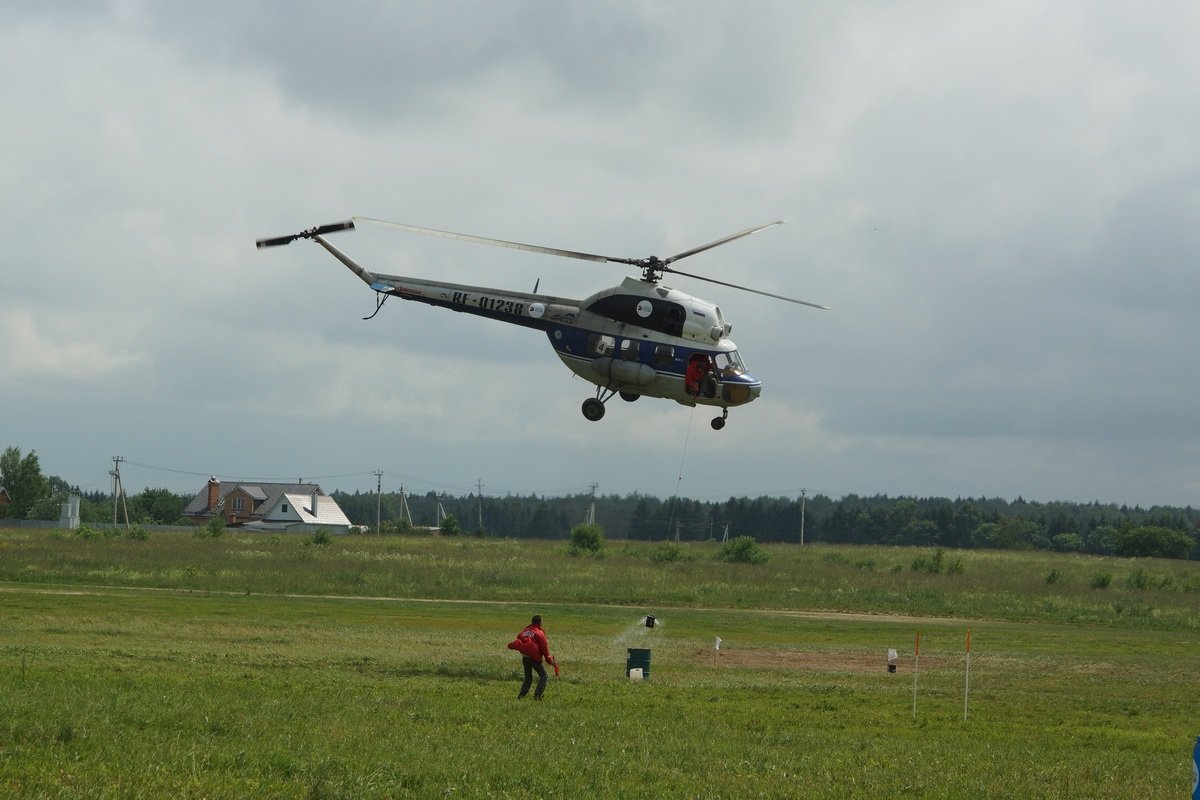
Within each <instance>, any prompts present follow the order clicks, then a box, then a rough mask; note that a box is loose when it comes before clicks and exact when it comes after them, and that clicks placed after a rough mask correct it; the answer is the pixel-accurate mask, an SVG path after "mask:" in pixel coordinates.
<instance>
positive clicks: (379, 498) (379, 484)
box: [375, 469, 383, 536]
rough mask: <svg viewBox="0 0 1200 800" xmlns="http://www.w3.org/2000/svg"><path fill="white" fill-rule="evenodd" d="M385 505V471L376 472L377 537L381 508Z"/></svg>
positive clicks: (378, 470)
mask: <svg viewBox="0 0 1200 800" xmlns="http://www.w3.org/2000/svg"><path fill="white" fill-rule="evenodd" d="M382 504H383V470H380V469H377V470H375V535H376V536H378V535H379V517H380V513H379V512H380V506H381V505H382Z"/></svg>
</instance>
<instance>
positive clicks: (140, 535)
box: [125, 525, 150, 542]
mask: <svg viewBox="0 0 1200 800" xmlns="http://www.w3.org/2000/svg"><path fill="white" fill-rule="evenodd" d="M125 538H126V539H135V540H137V541H139V542H144V541H146V540H147V539H149V538H150V534H149V533H147V532H146V529H145V528H143V527H142V526H141V525H134V526H133V527H132V528H130V529H129V530H127V531H125Z"/></svg>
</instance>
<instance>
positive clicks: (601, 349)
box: [587, 333, 617, 357]
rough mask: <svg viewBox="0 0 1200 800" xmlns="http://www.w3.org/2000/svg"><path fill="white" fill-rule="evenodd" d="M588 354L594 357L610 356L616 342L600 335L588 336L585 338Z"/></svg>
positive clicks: (615, 347)
mask: <svg viewBox="0 0 1200 800" xmlns="http://www.w3.org/2000/svg"><path fill="white" fill-rule="evenodd" d="M587 348H588V352H589V353H591V354H592V355H594V356H602V357H603V356H611V355H612V354H613V351H614V350H616V349H617V341H616V339H614V338H613V337H611V336H605V335H604V334H602V333H593V334H589V335H588V338H587Z"/></svg>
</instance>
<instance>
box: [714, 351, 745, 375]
mask: <svg viewBox="0 0 1200 800" xmlns="http://www.w3.org/2000/svg"><path fill="white" fill-rule="evenodd" d="M716 360H717V372H718V373H720V374H721V376H722V377H725V376H728V375H741V374H742V373H743V372H745V371H746V366H745V365H744V364H743V363H742V358H741V356H739V355H738V352H737V350H730V351H729V352H728V353H717V359H716Z"/></svg>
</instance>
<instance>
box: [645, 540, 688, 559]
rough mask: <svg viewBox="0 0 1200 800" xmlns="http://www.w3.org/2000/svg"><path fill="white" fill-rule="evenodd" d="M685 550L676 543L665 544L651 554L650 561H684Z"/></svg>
mask: <svg viewBox="0 0 1200 800" xmlns="http://www.w3.org/2000/svg"><path fill="white" fill-rule="evenodd" d="M683 559H684V554H683V548H682V547H680V546H679V545H677V544H675V543H674V542H663V543H662V544H660V545H659V546H658V547H656V548H654V550H652V551H651V552H650V560H651V561H658V562H674V561H683Z"/></svg>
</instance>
